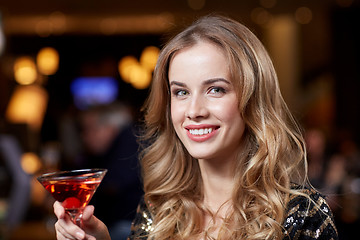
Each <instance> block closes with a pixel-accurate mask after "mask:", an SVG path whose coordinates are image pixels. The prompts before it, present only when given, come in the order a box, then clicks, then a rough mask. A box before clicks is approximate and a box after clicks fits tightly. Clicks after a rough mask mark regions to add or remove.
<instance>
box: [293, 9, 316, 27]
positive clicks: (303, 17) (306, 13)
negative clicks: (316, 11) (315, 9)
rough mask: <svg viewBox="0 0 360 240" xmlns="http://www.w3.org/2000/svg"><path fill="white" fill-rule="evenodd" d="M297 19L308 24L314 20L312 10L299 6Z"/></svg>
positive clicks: (296, 12) (296, 14) (296, 13)
mask: <svg viewBox="0 0 360 240" xmlns="http://www.w3.org/2000/svg"><path fill="white" fill-rule="evenodd" d="M295 20H296V21H297V22H298V23H300V24H308V23H310V22H311V20H312V11H311V10H310V9H309V8H307V7H299V8H298V9H296V11H295Z"/></svg>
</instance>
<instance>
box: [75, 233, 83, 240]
mask: <svg viewBox="0 0 360 240" xmlns="http://www.w3.org/2000/svg"><path fill="white" fill-rule="evenodd" d="M76 236H77V238H78V239H80V240H81V239H84V237H85V236H84V233H82V232H77V233H76Z"/></svg>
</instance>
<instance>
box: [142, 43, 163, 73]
mask: <svg viewBox="0 0 360 240" xmlns="http://www.w3.org/2000/svg"><path fill="white" fill-rule="evenodd" d="M159 53H160V49H159V48H157V47H154V46H149V47H146V48H144V50H143V52H142V53H141V56H140V64H141V66H143V67H145V68H146V69H148V70H149V71H151V72H152V71H154V69H155V66H156V62H157V59H158V57H159Z"/></svg>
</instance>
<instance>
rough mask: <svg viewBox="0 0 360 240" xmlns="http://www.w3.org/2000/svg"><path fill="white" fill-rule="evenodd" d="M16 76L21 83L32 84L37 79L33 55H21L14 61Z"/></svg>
mask: <svg viewBox="0 0 360 240" xmlns="http://www.w3.org/2000/svg"><path fill="white" fill-rule="evenodd" d="M14 77H15V80H16V82H18V83H19V84H21V85H28V84H32V83H34V82H35V81H36V78H37V70H36V65H35V62H34V60H33V59H32V58H31V57H19V58H17V59H16V60H15V63H14Z"/></svg>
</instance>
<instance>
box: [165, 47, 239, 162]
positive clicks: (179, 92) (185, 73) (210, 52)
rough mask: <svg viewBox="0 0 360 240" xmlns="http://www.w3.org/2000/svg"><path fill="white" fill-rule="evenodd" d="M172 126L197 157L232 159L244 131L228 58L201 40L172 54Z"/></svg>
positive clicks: (170, 80) (187, 147) (170, 73)
mask: <svg viewBox="0 0 360 240" xmlns="http://www.w3.org/2000/svg"><path fill="white" fill-rule="evenodd" d="M169 84H170V91H171V118H172V122H173V126H174V129H175V131H176V133H177V135H178V137H179V138H180V140H181V141H182V143H183V144H184V146H185V147H186V149H187V150H188V151H189V153H190V154H191V155H192V156H193V157H194V158H197V159H221V160H222V161H225V160H226V159H232V158H233V157H234V155H235V154H236V153H237V151H238V149H239V145H240V140H241V137H242V135H243V132H244V128H245V127H244V126H245V125H244V121H243V119H242V118H241V115H240V112H239V109H238V102H239V101H238V98H237V95H236V92H235V89H234V86H233V84H232V82H231V80H230V72H229V67H228V62H227V59H226V57H225V55H224V53H223V52H222V50H221V49H220V48H218V47H217V46H215V45H213V44H211V43H206V42H200V43H197V44H196V45H194V46H192V47H190V48H185V49H183V50H181V51H179V52H177V53H176V54H175V56H174V57H173V59H172V61H171V62H170V66H169Z"/></svg>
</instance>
